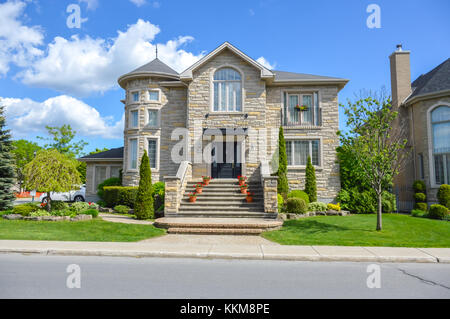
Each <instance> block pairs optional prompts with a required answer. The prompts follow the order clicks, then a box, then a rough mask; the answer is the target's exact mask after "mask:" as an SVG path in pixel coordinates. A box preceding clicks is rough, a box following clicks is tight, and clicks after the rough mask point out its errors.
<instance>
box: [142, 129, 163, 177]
mask: <svg viewBox="0 0 450 319" xmlns="http://www.w3.org/2000/svg"><path fill="white" fill-rule="evenodd" d="M149 140H155V141H156V167H150V169H151V170H152V172H159V164H160V160H159V158H160V153H161V150H160V140H161V139H160V137H159V136H148V137H145V149H146V150H147V155H148V144H149V143H148V141H149Z"/></svg>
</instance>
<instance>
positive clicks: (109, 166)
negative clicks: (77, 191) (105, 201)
mask: <svg viewBox="0 0 450 319" xmlns="http://www.w3.org/2000/svg"><path fill="white" fill-rule="evenodd" d="M97 167H106V174H105V176H106V179H109V178H111V177H112V176H111V169H112V168H113V167H119V168H120V169H123V165H114V164H94V169H93V175H92V176H93V178H92V185H91V186H92V190H93V192H94V193H96V192H97V186H98V184H97V186H96V185H95V182H96V174H97V173H96V172H97ZM120 169H119V171H120ZM99 184H100V183H99Z"/></svg>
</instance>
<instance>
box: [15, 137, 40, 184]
mask: <svg viewBox="0 0 450 319" xmlns="http://www.w3.org/2000/svg"><path fill="white" fill-rule="evenodd" d="M12 145H13V147H14V149H13V150H12V153H13V155H14V161H15V164H16V176H17V182H18V183H19V187H20V190H21V191H22V185H23V183H24V179H25V176H24V173H23V170H24V168H25V165H27V164H28V163H29V162H31V161H32V160H33V158H34V154H35V153H37V152H38V151H40V150H41V147H40V146H39V145H37V144H36V143H33V142H30V141H27V140H17V141H13V142H12Z"/></svg>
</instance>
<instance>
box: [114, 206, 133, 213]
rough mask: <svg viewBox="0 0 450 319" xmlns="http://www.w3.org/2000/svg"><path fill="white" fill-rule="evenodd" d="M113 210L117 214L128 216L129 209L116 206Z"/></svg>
mask: <svg viewBox="0 0 450 319" xmlns="http://www.w3.org/2000/svg"><path fill="white" fill-rule="evenodd" d="M114 210H115V211H116V212H118V213H119V214H128V212H129V211H130V210H131V208H130V207H128V206H125V205H117V206H114Z"/></svg>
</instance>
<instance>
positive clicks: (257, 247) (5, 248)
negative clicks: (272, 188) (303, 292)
mask: <svg viewBox="0 0 450 319" xmlns="http://www.w3.org/2000/svg"><path fill="white" fill-rule="evenodd" d="M172 238H173V237H172ZM184 238H187V237H183V239H184ZM205 238H206V237H205ZM175 242H176V243H175ZM0 253H22V254H43V255H69V256H117V257H181V258H207V259H212V258H218V259H256V260H299V261H362V262H397V263H406V262H408V263H409V262H413V263H414V262H418V263H437V262H440V263H450V248H421V249H417V248H401V247H343V246H282V245H273V244H270V245H266V244H257V243H255V244H245V245H242V244H236V243H220V244H218V243H209V244H206V243H192V242H189V240H182V241H181V242H179V241H178V240H174V242H173V243H170V242H164V240H162V238H161V240H153V241H152V240H150V241H148V242H138V243H111V242H105V243H104V242H50V241H11V240H3V241H0Z"/></svg>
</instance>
